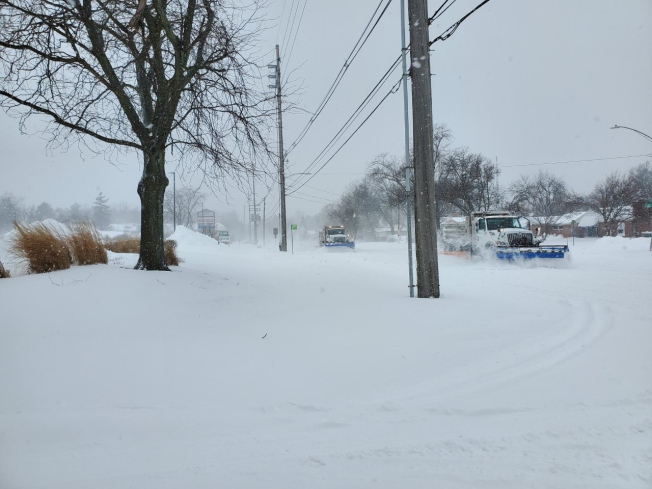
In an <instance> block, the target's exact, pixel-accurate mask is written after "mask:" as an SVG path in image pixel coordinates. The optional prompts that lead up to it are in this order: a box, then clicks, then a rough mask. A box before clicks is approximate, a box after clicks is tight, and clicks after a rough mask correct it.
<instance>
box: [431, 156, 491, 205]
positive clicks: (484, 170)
mask: <svg viewBox="0 0 652 489" xmlns="http://www.w3.org/2000/svg"><path fill="white" fill-rule="evenodd" d="M499 174H500V169H499V168H498V167H497V166H496V165H495V164H494V163H493V162H492V161H491V160H490V159H489V158H487V157H486V156H483V155H481V154H476V153H471V152H469V150H468V149H466V148H459V149H456V150H453V151H451V152H450V153H448V154H447V155H445V156H444V157H443V159H442V162H441V175H440V178H439V195H440V197H439V198H440V199H441V201H442V202H447V203H450V204H451V205H453V206H455V207H456V208H457V209H459V210H460V211H461V212H462V213H464V214H466V215H470V214H471V212H473V211H480V210H490V209H494V208H495V207H496V206H497V205H499V204H500V203H501V202H502V193H501V192H500V188H499V187H498V175H499Z"/></svg>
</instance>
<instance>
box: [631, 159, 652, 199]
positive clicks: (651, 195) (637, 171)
mask: <svg viewBox="0 0 652 489" xmlns="http://www.w3.org/2000/svg"><path fill="white" fill-rule="evenodd" d="M629 177H630V179H631V181H632V183H633V185H634V186H635V188H636V199H638V200H650V199H652V165H651V164H650V162H649V161H646V162H645V163H641V164H640V165H638V166H635V167H634V168H632V169H631V170H630V171H629Z"/></svg>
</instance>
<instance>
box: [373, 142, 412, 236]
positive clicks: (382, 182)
mask: <svg viewBox="0 0 652 489" xmlns="http://www.w3.org/2000/svg"><path fill="white" fill-rule="evenodd" d="M367 180H368V182H369V184H370V186H371V188H372V192H373V193H374V194H375V195H376V198H377V201H378V212H379V213H380V214H381V216H382V218H383V220H384V221H385V222H386V223H387V224H388V225H389V227H390V230H391V233H392V234H394V223H396V227H397V228H398V225H399V218H398V216H399V215H400V213H401V212H402V211H403V209H404V208H405V204H406V198H407V192H406V191H405V162H404V161H403V160H402V159H400V158H397V157H395V156H389V155H387V154H381V155H378V156H377V157H376V158H375V159H374V160H373V161H372V162H371V163H370V164H369V167H368V168H367Z"/></svg>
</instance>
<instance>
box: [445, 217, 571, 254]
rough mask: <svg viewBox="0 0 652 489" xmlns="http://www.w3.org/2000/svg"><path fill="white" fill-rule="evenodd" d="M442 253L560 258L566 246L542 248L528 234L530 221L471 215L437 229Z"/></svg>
mask: <svg viewBox="0 0 652 489" xmlns="http://www.w3.org/2000/svg"><path fill="white" fill-rule="evenodd" d="M441 233H442V244H443V247H444V252H453V253H455V252H468V253H470V254H471V255H475V254H481V253H486V252H489V253H493V254H495V256H496V257H497V258H499V259H501V260H514V259H519V258H520V259H525V260H528V259H533V258H564V256H565V254H566V253H568V252H569V249H568V246H567V245H542V244H541V243H543V241H544V239H545V238H544V237H543V236H542V235H541V233H540V232H539V230H538V229H537V233H536V235H535V234H534V233H533V232H532V231H531V230H530V221H529V220H528V219H527V218H525V217H522V216H515V215H512V214H510V213H508V212H505V211H486V212H472V213H471V216H470V217H451V218H448V219H446V220H445V221H444V222H443V223H442V225H441Z"/></svg>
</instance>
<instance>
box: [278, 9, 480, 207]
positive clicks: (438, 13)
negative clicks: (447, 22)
mask: <svg viewBox="0 0 652 489" xmlns="http://www.w3.org/2000/svg"><path fill="white" fill-rule="evenodd" d="M448 1H449V0H445V1H444V3H443V4H442V5H441V6H440V7H439V9H438V10H437V11H436V12H435V13H434V14H433V15H432V16H431V17H430V18H429V23H432V22H433V21H434V20H436V19H437V18H438V17H440V16H441V15H442V14H443V13H444V12H446V10H448V9H449V8H450V7H451V6H452V5H453V4H454V3H455V1H456V0H452V2H451V3H450V4H448V6H446V5H447V3H448ZM489 1H490V0H484V1H483V2H482V3H480V4H479V5H477V6H476V7H475V8H474V9H473V10H472V11H470V12H469V13H467V14H466V15H465V16H464V17H462V18H461V19H460V20H458V21H457V22H455V23H454V24H453V25H451V26H450V27H449V28H448V29H446V30H445V31H444V32H443V33H442V34H441V35H439V36H438V37H436V38H435V39H433V40H432V41H430V42H429V46H432V45H433V44H434V43H435V42H437V41H445V40H447V39H449V38H450V37H451V36H452V35H453V34H454V33H455V31H456V30H457V29H458V27H459V26H460V25H461V24H462V23H463V22H464V21H465V20H466V19H467V18H468V17H470V16H471V15H472V14H473V13H474V12H476V11H477V10H479V9H480V8H481V7H482V6H484V5H485V4H487V3H488V2H489ZM390 2H391V0H389V1H388V3H387V5H386V6H385V9H384V10H383V13H384V12H385V10H386V9H387V7H388V6H389V3H390ZM381 3H382V2H381ZM379 6H380V4H379ZM379 6H378V7H377V8H376V11H377V10H378V8H379ZM444 7H445V8H444ZM442 9H443V10H442ZM383 13H381V16H380V17H382V14H383ZM374 16H375V12H374ZM380 17H379V18H378V19H377V21H376V24H374V27H375V26H376V25H377V24H378V21H379V20H380ZM372 19H373V16H372ZM368 25H369V24H367V26H368ZM372 30H373V29H372ZM370 33H371V31H370ZM370 33H369V34H370ZM369 34H368V35H367V38H365V42H366V40H367V39H368V37H369ZM363 35H364V31H363ZM358 42H359V40H358ZM356 44H357V43H356ZM354 50H355V47H354ZM358 52H359V51H358ZM356 55H357V54H356ZM399 61H400V56H399V57H398V58H397V59H396V61H395V62H394V63H393V64H392V66H391V67H390V68H389V69H388V70H387V72H386V73H385V74H384V75H383V77H382V78H381V80H380V81H379V82H378V83H377V84H376V86H375V87H374V88H373V89H372V90H371V92H370V93H369V94H368V95H367V97H366V98H365V99H364V100H363V102H362V103H361V104H360V105H359V106H358V108H357V109H356V110H355V111H354V113H353V114H352V115H351V117H349V119H348V120H347V121H346V122H345V123H344V125H343V126H342V127H341V128H340V130H339V131H338V132H337V133H336V135H335V136H334V137H333V138H332V139H331V140H330V141H329V143H328V144H327V145H326V147H325V148H324V149H323V150H322V151H321V152H320V153H319V155H318V156H317V157H316V158H315V159H314V160H313V161H312V163H311V164H310V165H308V168H307V169H306V175H310V176H309V177H308V178H306V179H304V181H303V182H295V183H294V184H292V185H291V186H289V192H288V194H287V195H288V196H290V195H293V194H294V193H297V192H298V190H299V189H301V188H302V187H303V186H305V185H306V184H307V183H308V182H309V181H310V180H312V179H313V178H314V177H315V176H316V175H317V174H318V173H319V172H320V171H321V170H322V169H323V168H324V167H325V166H326V165H327V164H328V163H329V162H330V161H332V160H333V158H334V157H335V156H336V155H337V154H338V153H339V152H340V151H341V150H342V148H344V146H345V145H346V144H347V143H348V142H349V141H350V140H351V139H352V138H353V136H355V134H356V133H357V132H358V131H359V130H360V129H361V128H362V126H363V125H364V124H365V123H366V122H367V121H368V120H369V119H370V118H371V116H372V115H373V114H374V113H375V112H376V111H377V110H378V108H379V107H380V106H381V105H382V104H383V103H384V102H385V100H386V99H387V98H388V97H389V96H390V95H391V94H392V93H395V92H396V90H397V89H398V87H399V86H400V84H401V82H402V79H401V80H399V82H398V83H397V84H395V85H393V86H392V88H391V89H390V91H389V92H388V93H387V94H386V95H385V96H384V97H383V98H382V100H381V101H380V102H379V103H378V104H377V105H376V107H374V109H373V110H372V111H371V113H370V114H369V115H367V117H366V118H365V119H364V120H363V121H362V122H361V123H360V124H359V125H358V127H357V128H356V129H355V131H354V132H353V133H352V134H351V135H350V136H349V137H348V138H347V139H346V140H345V141H344V143H342V145H340V147H339V148H338V149H337V150H336V151H335V152H334V153H333V154H332V155H331V156H330V157H329V158H328V159H327V160H326V161H325V162H324V163H323V164H322V165H321V166H320V167H319V168H318V169H317V170H316V171H315V172H314V173H309V172H308V171H309V170H310V169H312V168H313V167H314V166H316V165H317V164H318V163H319V160H320V159H322V157H323V155H324V154H325V153H326V152H327V151H328V150H329V149H330V148H332V147H333V146H334V145H335V144H336V143H337V141H339V139H340V138H341V137H342V136H343V133H344V132H345V131H346V130H347V129H348V128H349V127H350V126H351V125H352V123H353V122H354V121H355V120H356V119H357V118H358V116H359V115H360V113H361V111H362V110H363V109H364V108H365V107H366V106H367V105H368V104H369V102H370V101H371V99H372V98H373V96H374V95H375V94H376V93H377V92H378V91H379V89H380V87H381V86H382V85H383V84H384V83H385V81H386V80H387V78H388V77H389V75H390V74H391V73H392V71H393V70H394V69H395V68H396V66H398V63H399ZM346 69H348V66H347V64H346V63H345V65H344V67H343V70H344V71H346ZM340 73H342V69H341V70H340ZM338 77H339V74H338ZM337 80H338V79H337V78H336V82H337V85H339V82H338V81H337ZM340 81H341V80H340ZM334 85H335V82H334ZM337 85H335V88H337ZM329 92H330V95H329ZM329 92H327V96H326V97H325V98H324V99H323V100H322V103H321V104H320V108H318V111H317V112H316V113H315V115H313V117H312V118H311V120H310V121H309V122H308V124H307V125H306V127H304V129H303V130H302V133H301V134H300V136H299V137H298V138H297V139H296V140H295V142H294V143H292V145H291V147H290V149H293V148H294V147H296V145H297V144H298V143H299V142H300V141H301V140H302V139H303V137H305V134H306V133H307V131H308V130H309V129H310V126H312V123H314V120H315V119H316V117H317V116H318V115H319V114H321V111H322V110H323V107H324V106H325V103H328V100H330V97H332V92H331V91H330V90H329ZM324 101H325V102H324ZM288 152H289V151H288ZM297 185H298V186H297ZM295 197H296V196H295ZM297 198H298V197H297ZM303 200H307V199H303Z"/></svg>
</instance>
